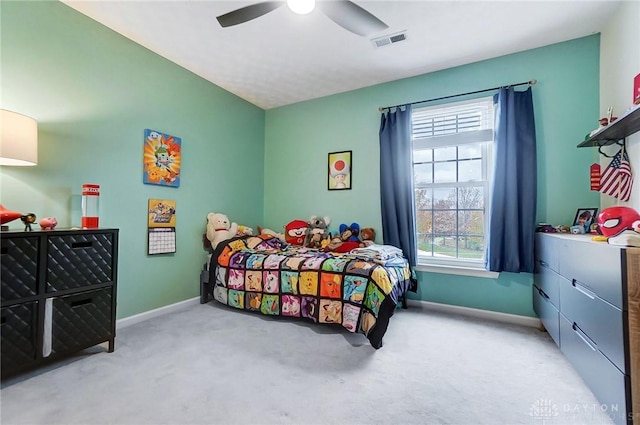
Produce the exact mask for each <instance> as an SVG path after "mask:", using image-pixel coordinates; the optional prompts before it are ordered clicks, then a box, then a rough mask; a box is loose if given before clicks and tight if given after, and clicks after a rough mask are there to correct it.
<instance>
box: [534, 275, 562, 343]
mask: <svg viewBox="0 0 640 425" xmlns="http://www.w3.org/2000/svg"><path fill="white" fill-rule="evenodd" d="M533 310H534V311H535V312H536V314H537V315H538V317H539V318H540V321H541V322H542V324H543V325H544V328H545V329H546V330H547V332H548V333H549V335H551V338H552V339H553V340H554V341H555V343H556V345H558V346H559V345H560V324H559V320H560V316H559V314H560V313H558V309H557V308H556V307H555V306H554V305H553V304H552V303H551V301H550V300H549V298H548V297H547V296H546V294H545V293H544V291H542V290H541V289H540V288H538V287H537V286H536V285H533Z"/></svg>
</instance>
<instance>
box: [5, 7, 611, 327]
mask: <svg viewBox="0 0 640 425" xmlns="http://www.w3.org/2000/svg"><path fill="white" fill-rule="evenodd" d="M0 14H1V24H2V25H1V29H0V31H1V33H0V36H1V45H0V47H1V49H2V50H1V54H2V61H1V64H0V66H1V68H0V71H1V78H2V80H1V81H0V89H1V90H2V91H1V96H2V97H1V104H0V106H1V107H2V108H4V109H10V110H15V111H17V112H21V113H24V114H26V115H29V116H32V117H34V118H36V119H37V120H38V122H39V140H40V146H39V155H40V160H39V164H38V166H37V167H27V168H18V167H13V168H10V167H3V168H2V169H1V170H0V189H1V191H0V203H2V204H3V205H5V206H6V207H8V208H10V209H14V210H17V211H22V212H35V213H36V214H37V215H38V216H39V217H44V216H55V217H57V218H58V221H59V222H60V226H63V227H68V226H73V225H77V224H78V221H79V216H80V213H79V209H80V207H79V203H80V196H79V193H80V187H81V185H82V183H98V184H100V185H101V205H100V212H101V225H102V226H104V227H117V228H119V229H120V261H119V267H120V269H119V271H120V275H119V292H118V317H119V318H122V317H127V316H130V315H133V314H136V313H140V312H144V311H147V310H150V309H153V308H156V307H161V306H163V305H167V304H171V303H174V302H177V301H180V300H184V299H188V298H191V297H194V296H196V295H197V294H198V275H199V268H200V266H201V264H202V263H203V262H204V261H205V258H206V256H205V252H204V251H203V249H202V247H201V244H200V239H201V235H202V233H203V231H204V224H205V223H204V221H205V216H206V214H207V212H209V211H222V212H225V213H226V214H227V215H229V217H230V218H231V219H232V220H233V221H236V222H238V223H240V224H246V225H249V226H254V227H255V226H256V225H258V224H263V225H265V226H266V227H271V228H273V229H276V230H280V229H281V228H282V226H283V225H284V224H285V223H287V222H288V221H290V220H292V219H294V218H301V219H305V220H306V219H308V218H309V216H310V215H313V214H319V215H328V216H330V217H331V218H332V220H333V225H332V226H331V227H332V230H335V229H336V228H337V225H338V224H340V223H343V222H348V223H350V222H352V221H357V222H359V223H360V224H361V225H363V226H370V227H374V228H376V229H377V230H378V231H380V229H381V219H380V213H379V211H380V193H379V171H378V169H379V156H378V127H379V119H380V113H379V112H378V107H380V106H386V105H393V104H399V103H405V102H410V101H417V100H421V99H428V98H434V97H439V96H446V95H450V94H455V93H462V92H466V91H473V90H478V89H482V88H487V87H493V86H500V85H504V84H508V83H513V82H521V81H527V80H529V79H531V78H535V79H537V80H538V81H539V82H538V84H537V85H536V86H535V87H534V89H533V90H534V101H535V110H536V120H537V132H538V164H539V165H538V169H539V173H538V181H539V189H538V211H537V217H538V221H548V222H551V223H567V224H568V223H569V222H570V221H571V220H572V219H573V216H574V213H575V210H576V208H578V207H584V206H597V205H598V202H599V201H598V196H597V193H596V192H593V193H592V192H590V191H589V188H588V181H589V179H588V177H587V176H588V165H589V164H590V163H592V162H594V161H595V160H596V159H597V155H596V154H595V152H594V151H593V150H590V149H580V150H578V149H576V148H575V146H576V144H577V143H578V142H579V141H580V139H582V138H583V137H584V134H586V133H587V132H588V131H589V130H591V129H592V128H593V127H594V123H597V120H598V115H599V114H598V107H599V106H598V102H599V99H598V84H599V83H598V81H599V71H598V60H599V47H598V45H599V36H597V35H595V36H590V37H586V38H582V39H578V40H574V41H570V42H566V43H561V44H557V45H553V46H548V47H544V48H540V49H536V50H531V51H527V52H523V53H518V54H514V55H509V56H505V57H501V58H497V59H492V60H488V61H483V62H478V63H474V64H471V65H466V66H461V67H457V68H452V69H448V70H445V71H440V72H434V73H430V74H425V75H421V76H418V77H414V78H408V79H404V80H399V81H394V82H390V83H385V84H380V85H377V86H374V87H369V88H365V89H360V90H355V91H352V92H348V93H343V94H338V95H334V96H329V97H325V98H322V99H317V100H312V101H308V102H301V103H298V104H295V105H290V106H286V107H281V108H277V109H273V110H270V111H267V112H266V113H265V111H263V110H261V109H260V108H258V107H255V106H253V105H251V104H249V103H247V102H245V101H243V100H241V99H239V98H237V97H236V96H234V95H232V94H230V93H228V92H226V91H224V90H222V89H220V88H219V87H217V86H215V85H213V84H211V83H209V82H207V81H205V80H203V79H201V78H199V77H197V76H195V75H193V74H192V73H190V72H189V71H186V70H185V69H183V68H181V67H179V66H177V65H175V64H173V63H172V62H170V61H168V60H166V59H163V58H161V57H159V56H158V55H156V54H154V53H152V52H150V51H148V50H146V49H145V48H143V47H141V46H139V45H137V44H135V43H133V42H131V41H130V40H128V39H126V38H124V37H122V36H120V35H118V34H117V33H115V32H113V31H111V30H109V29H107V28H105V27H103V26H102V25H100V24H98V23H96V22H94V21H93V20H91V19H89V18H87V17H85V16H84V15H82V14H79V13H77V12H75V11H74V10H72V9H70V8H68V7H67V6H65V5H64V4H61V3H58V2H48V1H44V2H37V1H34V2H1V3H0ZM356 78H357V76H356ZM145 128H151V129H154V130H158V131H162V132H165V133H170V134H173V135H176V136H179V137H181V138H182V142H183V147H182V149H183V151H182V153H183V164H182V166H183V168H182V171H183V174H182V185H181V187H180V188H178V189H172V188H166V187H159V186H152V185H144V184H142V165H141V157H142V139H143V131H144V129H145ZM340 150H352V151H353V154H354V158H353V173H354V175H353V177H354V178H353V189H352V190H347V191H331V192H329V191H328V190H327V181H326V170H327V153H329V152H332V151H340ZM247 152H250V154H247ZM263 180H264V183H262V181H263ZM241 193H242V194H250V195H251V196H239V194H241ZM149 198H164V199H174V200H176V201H177V206H178V208H177V234H178V252H177V253H176V254H175V255H167V256H156V257H149V256H147V255H146V206H147V201H148V199H149ZM11 227H12V228H13V229H19V228H20V227H21V226H20V225H19V222H18V223H15V222H14V223H12V225H11ZM378 241H381V238H380V237H378ZM418 277H419V280H420V290H419V292H418V293H417V294H416V295H415V296H414V297H415V298H419V299H423V300H429V301H435V302H441V303H450V304H456V305H462V306H468V307H474V308H483V309H488V310H495V311H501V312H507V313H513V314H521V315H529V316H532V315H533V311H532V309H531V282H532V276H531V275H529V274H511V273H502V274H501V276H500V277H499V278H498V279H480V278H470V277H462V276H452V275H444V274H435V273H419V274H418Z"/></svg>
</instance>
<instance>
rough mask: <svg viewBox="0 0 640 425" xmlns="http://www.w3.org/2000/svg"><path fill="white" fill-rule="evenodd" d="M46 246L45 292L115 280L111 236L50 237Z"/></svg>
mask: <svg viewBox="0 0 640 425" xmlns="http://www.w3.org/2000/svg"><path fill="white" fill-rule="evenodd" d="M47 244H48V245H47V252H48V257H47V258H48V262H47V277H46V288H47V289H46V290H47V292H53V291H62V290H65V289H77V288H82V287H86V286H89V285H96V284H100V283H108V282H112V281H113V280H114V276H113V274H114V264H113V260H114V258H113V234H112V233H82V234H74V235H65V236H50V237H49V238H48V242H47Z"/></svg>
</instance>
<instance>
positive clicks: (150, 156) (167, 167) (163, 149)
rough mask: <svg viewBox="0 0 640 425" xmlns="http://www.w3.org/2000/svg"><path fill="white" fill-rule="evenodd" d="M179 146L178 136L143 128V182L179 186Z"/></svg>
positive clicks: (180, 141) (180, 143) (180, 142)
mask: <svg viewBox="0 0 640 425" xmlns="http://www.w3.org/2000/svg"><path fill="white" fill-rule="evenodd" d="M181 146H182V140H181V139H180V138H179V137H175V136H171V135H169V134H164V133H161V132H159V131H155V130H149V129H145V130H144V156H143V160H142V161H143V175H142V181H143V183H145V184H157V185H160V186H168V187H180V161H181V158H182V155H181V153H180V148H181Z"/></svg>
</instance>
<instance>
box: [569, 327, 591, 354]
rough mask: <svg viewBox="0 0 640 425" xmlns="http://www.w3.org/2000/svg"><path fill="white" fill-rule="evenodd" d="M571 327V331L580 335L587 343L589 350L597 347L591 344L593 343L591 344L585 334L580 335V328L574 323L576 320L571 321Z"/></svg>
mask: <svg viewBox="0 0 640 425" xmlns="http://www.w3.org/2000/svg"><path fill="white" fill-rule="evenodd" d="M571 327H572V328H573V331H574V332H575V333H576V335H578V336H579V337H580V339H581V340H582V341H583V342H584V343H585V344H587V346H588V347H589V348H591V350H593V351H596V350H597V348H596V347H594V346H593V344H591V342H590V341H589V340H588V339H587V338H588V337H587V336H583V335H582V329H580V327H578V325H577V324H576V322H573V325H572V326H571Z"/></svg>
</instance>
